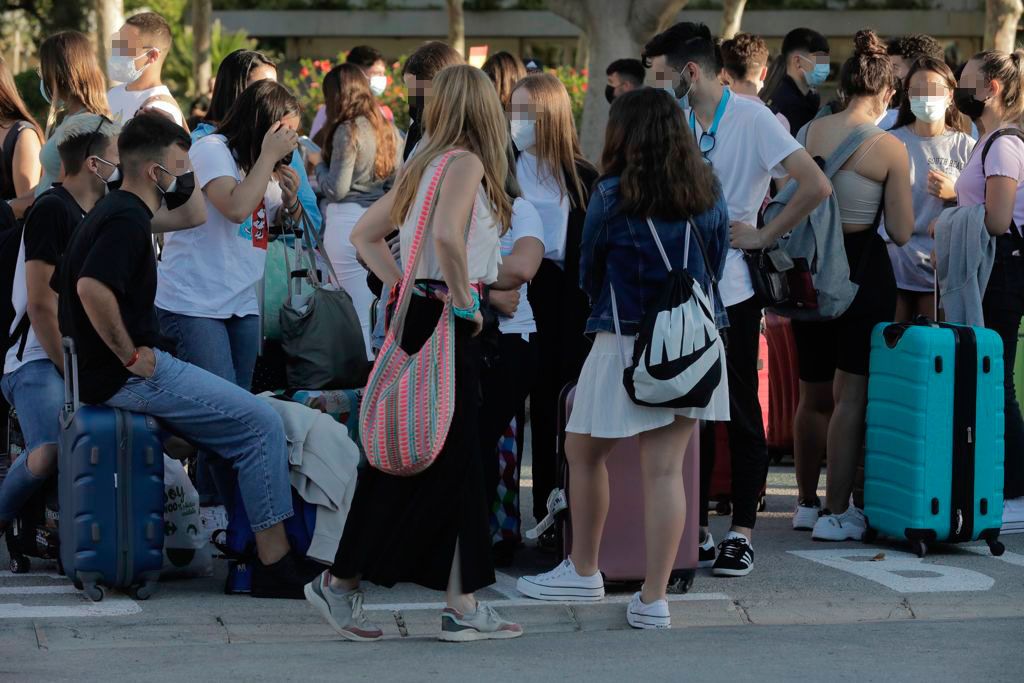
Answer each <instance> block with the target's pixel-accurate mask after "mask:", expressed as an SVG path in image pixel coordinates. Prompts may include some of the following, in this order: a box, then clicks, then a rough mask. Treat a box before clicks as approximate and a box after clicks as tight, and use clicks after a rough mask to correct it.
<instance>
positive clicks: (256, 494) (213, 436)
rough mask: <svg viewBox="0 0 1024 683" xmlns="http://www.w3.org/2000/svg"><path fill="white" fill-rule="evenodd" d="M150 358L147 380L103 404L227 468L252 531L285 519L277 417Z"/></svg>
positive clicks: (172, 361)
mask: <svg viewBox="0 0 1024 683" xmlns="http://www.w3.org/2000/svg"><path fill="white" fill-rule="evenodd" d="M154 353H155V354H156V371H155V372H154V373H153V376H152V377H150V378H149V379H142V378H141V377H135V376H132V377H131V378H130V379H129V380H128V382H127V383H126V384H125V385H124V387H122V388H121V390H120V391H118V392H117V393H116V394H114V396H113V397H112V398H111V399H110V400H109V401H107V405H109V406H112V407H114V408H121V409H122V410H130V411H133V412H136V413H145V414H147V415H152V416H153V417H155V418H157V420H159V421H160V423H161V424H162V425H163V426H164V428H166V429H167V430H168V431H169V432H171V433H172V434H175V435H177V436H180V437H181V438H183V439H185V440H187V441H189V442H191V443H194V444H196V445H197V446H199V447H201V448H205V449H207V450H209V451H212V452H214V453H217V454H218V455H219V456H220V457H221V458H223V459H225V460H227V461H230V463H231V464H232V465H233V466H234V468H235V470H236V471H237V472H238V484H239V488H240V490H241V495H242V502H243V504H244V505H245V511H246V514H248V515H249V520H250V522H251V525H252V530H253V531H254V532H255V531H263V530H264V529H267V528H269V527H271V526H273V525H275V524H277V523H278V522H282V521H284V520H285V519H288V518H289V517H291V516H292V513H293V510H292V487H291V483H290V482H289V479H288V446H287V443H286V442H285V436H284V424H283V423H282V422H281V418H280V416H278V414H277V413H276V412H275V411H274V409H273V408H271V407H270V406H268V405H267V404H266V401H265V400H263V399H260V398H256V397H255V396H253V395H252V394H250V393H249V392H247V391H246V390H245V389H242V388H240V387H238V386H236V385H234V384H232V383H231V382H227V381H225V380H223V379H221V378H220V377H217V376H215V375H213V374H211V373H209V372H207V371H205V370H203V369H201V368H198V367H196V366H195V365H190V364H189V363H185V362H183V361H180V360H178V359H177V358H175V357H174V356H172V355H170V354H169V353H165V352H163V351H154Z"/></svg>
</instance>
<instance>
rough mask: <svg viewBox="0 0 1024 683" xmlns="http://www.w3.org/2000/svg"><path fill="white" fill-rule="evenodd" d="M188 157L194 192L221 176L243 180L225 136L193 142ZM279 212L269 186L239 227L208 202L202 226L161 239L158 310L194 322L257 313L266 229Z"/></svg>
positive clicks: (277, 193) (275, 188)
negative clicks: (176, 314)
mask: <svg viewBox="0 0 1024 683" xmlns="http://www.w3.org/2000/svg"><path fill="white" fill-rule="evenodd" d="M188 156H189V158H190V159H191V160H192V168H193V170H194V171H195V174H196V188H197V189H204V188H205V187H206V186H207V184H209V183H210V181H212V180H214V179H216V178H222V177H225V176H226V177H229V178H233V179H234V180H235V182H241V181H242V173H241V171H240V170H239V168H238V163H237V162H236V161H235V158H234V156H233V155H232V153H231V150H230V149H229V148H228V145H227V140H226V139H225V138H224V136H223V135H207V136H206V137H204V138H202V139H200V140H199V141H197V142H195V143H193V145H192V149H190V150H189V153H188ZM280 207H281V188H280V185H278V184H277V183H276V182H274V181H271V182H270V184H269V185H268V187H267V193H266V195H265V197H264V200H263V203H262V204H261V205H260V207H259V208H257V209H256V211H254V212H253V216H252V217H250V218H248V219H246V220H245V222H244V223H241V224H239V223H235V222H233V221H232V220H230V219H228V218H226V217H225V216H224V215H223V214H222V213H221V212H220V211H218V210H217V208H216V207H215V206H214V205H213V204H212V203H211V202H210V200H209V198H206V222H205V223H203V224H202V225H200V226H199V227H197V228H193V229H191V230H181V231H179V232H170V233H167V235H166V236H165V238H164V251H163V255H162V256H161V260H160V269H159V281H158V283H157V289H156V305H157V306H158V307H159V308H162V309H164V310H166V311H171V312H172V313H180V314H182V315H190V316H195V317H198V318H218V319H227V318H230V317H232V316H245V315H256V314H258V313H259V301H258V299H257V296H256V284H257V283H258V282H259V281H260V279H261V278H262V277H263V269H264V267H265V266H266V261H267V247H266V239H265V238H266V234H267V233H266V229H267V226H269V225H270V224H271V223H273V222H274V219H275V217H276V215H277V211H278V209H280ZM254 220H255V221H256V230H255V237H254V235H253V233H254V230H253V222H254ZM261 237H262V239H261Z"/></svg>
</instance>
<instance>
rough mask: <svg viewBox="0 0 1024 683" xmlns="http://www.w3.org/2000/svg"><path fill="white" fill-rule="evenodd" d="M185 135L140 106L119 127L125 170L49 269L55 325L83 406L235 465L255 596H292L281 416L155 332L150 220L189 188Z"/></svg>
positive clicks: (295, 571) (298, 592) (298, 582)
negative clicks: (136, 419) (72, 354)
mask: <svg viewBox="0 0 1024 683" xmlns="http://www.w3.org/2000/svg"><path fill="white" fill-rule="evenodd" d="M189 146H190V139H189V136H188V134H187V133H185V132H184V130H183V129H182V128H181V127H179V126H178V125H177V124H175V123H174V122H173V121H171V120H170V119H169V118H167V117H166V116H163V115H161V114H156V113H142V114H139V115H137V116H136V117H135V118H133V119H132V120H131V121H129V122H128V123H127V124H126V125H125V126H124V129H123V130H122V132H121V137H120V139H119V141H118V149H119V151H120V156H121V169H122V174H123V177H124V181H123V184H122V185H121V188H120V189H119V190H114V191H112V192H111V193H110V194H108V195H107V196H106V197H105V198H104V199H103V200H101V201H100V202H99V203H98V204H97V205H96V207H95V208H94V209H93V210H92V211H91V212H90V213H89V215H88V216H86V217H85V219H84V220H83V221H82V223H81V225H80V226H79V228H78V230H77V231H76V232H75V235H74V237H73V238H72V240H71V244H70V245H69V246H68V250H67V252H66V254H65V260H64V263H63V265H62V266H61V270H60V273H59V282H60V328H61V332H62V333H63V334H64V335H65V336H69V337H71V338H73V339H74V341H75V345H76V347H77V350H78V368H79V378H78V379H79V393H80V394H81V398H82V401H84V402H86V403H103V404H106V405H108V406H111V407H114V408H120V409H122V410H130V411H133V412H137V413H146V414H149V415H152V416H154V417H156V418H157V419H158V420H159V421H160V422H161V424H162V425H163V426H164V427H165V428H166V429H167V430H168V431H170V432H172V433H173V434H175V435H177V436H180V437H182V438H184V439H186V440H188V441H189V442H191V443H193V444H195V445H197V446H199V447H202V448H207V449H209V450H211V451H213V452H216V453H218V454H219V455H220V456H221V457H222V458H225V459H226V460H229V461H231V462H232V464H233V465H234V467H235V469H236V470H237V472H238V480H239V488H240V491H241V495H242V499H243V503H244V505H245V509H246V512H247V513H248V515H249V519H250V520H251V523H252V529H253V532H254V533H255V535H256V549H257V554H258V556H259V562H257V563H256V567H255V571H254V573H253V585H252V594H253V595H254V596H256V597H291V598H301V597H302V587H303V583H304V581H305V578H304V576H302V575H301V572H300V570H299V568H298V567H297V566H296V563H295V561H294V560H293V559H292V557H291V555H290V548H289V544H288V540H287V537H286V535H285V532H284V526H283V522H284V520H285V519H287V518H289V517H291V516H292V514H293V509H292V495H291V483H290V482H289V479H288V455H287V444H286V442H285V436H284V426H283V425H282V423H281V418H280V417H279V416H278V415H277V413H276V412H275V411H274V410H273V409H272V408H270V407H269V406H268V405H266V403H265V402H264V401H262V400H261V399H258V398H256V397H255V396H253V395H252V394H250V393H249V392H247V391H245V390H244V389H241V388H239V387H238V386H236V385H235V384H233V383H231V382H227V381H225V380H223V379H221V378H220V377H217V376H215V375H213V374H211V373H209V372H206V371H205V370H202V369H200V368H198V367H196V366H194V365H190V364H188V363H184V362H182V361H180V360H178V359H177V358H175V357H174V356H173V355H171V351H172V349H171V348H170V347H169V346H168V343H167V340H165V339H164V338H163V337H162V336H161V334H160V326H159V324H158V322H157V317H156V309H155V307H154V303H153V302H154V299H155V297H156V284H157V268H156V258H155V255H154V252H153V239H152V237H153V235H152V231H151V225H150V221H151V219H152V217H153V214H154V213H155V212H156V211H157V210H158V209H159V208H160V206H161V205H162V204H165V203H166V204H167V207H168V209H170V210H173V209H175V208H177V207H178V206H180V205H182V204H184V203H185V202H186V201H188V199H189V197H190V196H191V194H192V192H193V191H195V181H194V179H193V175H192V168H191V163H190V162H189V157H188V149H189Z"/></svg>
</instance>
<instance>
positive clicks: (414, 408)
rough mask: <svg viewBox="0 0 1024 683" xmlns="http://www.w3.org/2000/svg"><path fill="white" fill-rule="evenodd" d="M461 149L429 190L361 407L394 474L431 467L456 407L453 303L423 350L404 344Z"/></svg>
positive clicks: (367, 433) (374, 459) (366, 442)
mask: <svg viewBox="0 0 1024 683" xmlns="http://www.w3.org/2000/svg"><path fill="white" fill-rule="evenodd" d="M455 154H456V151H455V150H453V151H450V152H447V153H446V154H445V155H444V156H443V157H442V158H441V163H439V164H438V166H437V169H436V170H435V171H434V175H433V177H432V178H431V179H430V185H429V186H428V187H427V193H426V196H425V197H424V200H423V206H422V208H421V209H420V215H419V220H418V222H417V224H416V234H415V235H414V236H413V240H412V246H411V248H410V250H409V258H408V263H406V264H405V273H404V274H403V276H402V283H401V286H400V288H399V295H398V302H397V306H396V309H395V313H394V316H393V317H392V320H391V325H390V327H389V329H388V332H387V337H386V338H385V340H384V345H383V347H382V348H381V350H380V352H379V353H378V354H377V360H376V362H375V363H374V365H373V370H372V371H371V372H370V377H369V380H368V382H367V385H366V391H365V393H364V395H363V403H362V407H361V408H360V414H359V426H360V430H361V432H360V433H361V434H362V441H363V448H364V449H365V450H366V457H367V459H368V460H369V462H370V465H371V466H372V467H375V468H376V469H378V470H380V471H381V472H385V473H387V474H391V475H395V476H411V475H414V474H419V473H420V472H422V471H423V470H425V469H426V468H428V467H430V465H431V464H433V462H434V460H436V459H437V456H438V455H439V454H440V452H441V449H442V448H444V444H445V441H446V440H447V438H448V430H449V428H450V427H451V423H452V415H453V414H454V412H455V315H454V313H452V307H451V302H446V303H445V305H444V310H443V311H441V318H440V319H439V320H438V323H437V328H436V329H435V330H434V333H433V334H432V335H431V336H430V338H429V339H428V340H427V341H426V343H424V344H423V347H422V348H421V349H420V350H419V351H417V352H416V353H415V354H413V355H411V356H410V355H409V354H408V353H406V352H405V351H404V350H403V349H402V347H401V345H400V342H401V339H402V329H403V327H404V324H405V317H406V312H407V311H408V309H409V302H410V300H411V298H412V291H413V289H414V288H415V283H416V267H417V265H418V264H419V259H420V253H421V247H422V246H423V243H424V241H425V240H426V239H427V236H428V234H429V233H430V228H431V222H432V220H433V215H434V207H435V204H436V201H435V199H436V196H437V190H438V187H439V186H440V185H441V181H442V180H443V179H444V176H445V173H446V172H447V170H448V166H449V162H450V161H451V160H452V158H453V155H455ZM469 223H470V224H471V223H472V212H470V218H469ZM467 235H468V228H467Z"/></svg>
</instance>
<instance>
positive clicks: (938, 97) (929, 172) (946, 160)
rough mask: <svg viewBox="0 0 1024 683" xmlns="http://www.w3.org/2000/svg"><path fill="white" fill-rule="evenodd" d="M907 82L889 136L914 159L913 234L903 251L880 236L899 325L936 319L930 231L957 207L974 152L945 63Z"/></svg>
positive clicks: (922, 69) (922, 61)
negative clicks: (893, 281)
mask: <svg viewBox="0 0 1024 683" xmlns="http://www.w3.org/2000/svg"><path fill="white" fill-rule="evenodd" d="M904 80H905V85H904V88H903V90H904V92H905V93H906V94H907V95H909V97H904V98H903V102H902V103H901V104H900V108H899V113H898V114H897V116H896V122H895V124H894V125H893V126H892V128H891V130H890V131H889V132H890V133H892V136H893V137H894V138H896V139H897V140H899V141H900V142H902V143H903V144H904V145H905V146H906V148H907V154H908V155H909V157H910V193H911V196H912V197H913V200H914V234H913V235H911V236H910V241H909V242H907V243H906V244H904V245H903V246H902V247H901V246H897V245H896V244H895V243H893V241H892V240H891V239H889V236H888V233H886V232H885V228H884V226H883V227H881V228H879V231H878V232H879V234H880V235H881V236H882V239H884V240H886V243H887V245H888V248H889V259H890V260H891V261H892V269H893V274H894V275H895V276H896V287H897V293H896V317H895V321H896V322H904V321H907V320H913V319H914V318H915V317H917V316H919V315H925V316H929V317H930V316H933V315H934V309H935V295H934V293H933V289H934V287H935V266H934V265H933V264H932V258H931V254H932V251H933V250H934V249H935V239H934V238H933V237H932V236H931V235H929V234H928V232H929V226H930V225H931V223H932V221H934V220H935V219H936V218H938V217H939V214H940V213H942V210H943V209H945V208H946V207H947V206H950V205H951V204H952V203H953V202H955V201H956V189H955V183H956V180H957V178H959V177H960V173H961V172H962V171H963V169H964V166H965V165H966V164H967V160H968V159H969V158H970V157H971V150H972V149H974V138H972V137H971V136H970V135H969V133H970V130H971V128H970V121H969V120H968V119H967V117H966V116H964V115H963V114H961V113H960V110H959V109H957V108H956V105H955V104H954V103H953V93H954V91H955V90H956V77H955V76H954V75H953V71H952V70H951V69H950V68H949V67H948V66H946V63H945V62H943V61H942V60H939V59H935V58H934V57H919V58H918V59H917V60H915V61H913V62H911V63H910V66H909V69H908V71H907V77H906V78H905V79H904ZM879 127H881V126H879Z"/></svg>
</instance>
